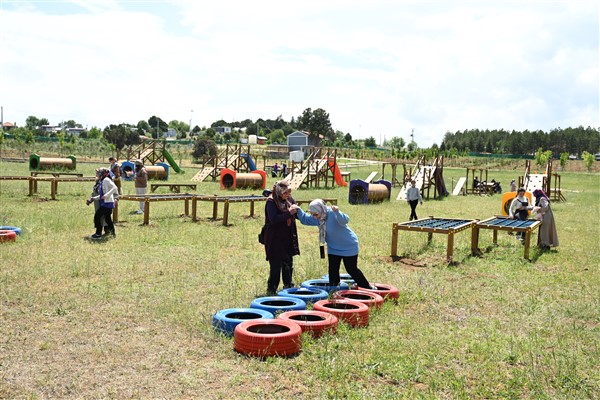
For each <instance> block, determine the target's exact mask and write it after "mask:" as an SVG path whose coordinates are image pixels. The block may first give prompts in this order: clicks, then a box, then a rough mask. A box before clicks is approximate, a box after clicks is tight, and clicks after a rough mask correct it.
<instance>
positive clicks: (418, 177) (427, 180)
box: [396, 156, 448, 200]
mask: <svg viewBox="0 0 600 400" xmlns="http://www.w3.org/2000/svg"><path fill="white" fill-rule="evenodd" d="M425 161H426V160H425V156H421V158H419V160H418V161H417V164H416V165H415V167H414V169H412V170H411V171H410V172H409V174H406V173H405V178H404V179H405V181H404V184H403V186H402V188H401V189H400V192H399V193H398V197H396V200H405V199H406V191H407V190H408V188H409V187H410V182H411V181H413V180H414V181H415V187H416V188H417V189H419V190H420V191H421V195H422V196H423V197H424V198H427V199H428V198H429V194H430V190H431V188H432V187H433V198H434V199H435V198H437V197H438V196H447V195H448V191H447V190H446V184H445V183H444V156H438V157H436V158H435V160H434V161H433V163H430V164H429V165H425Z"/></svg>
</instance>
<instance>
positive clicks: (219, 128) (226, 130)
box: [213, 126, 231, 135]
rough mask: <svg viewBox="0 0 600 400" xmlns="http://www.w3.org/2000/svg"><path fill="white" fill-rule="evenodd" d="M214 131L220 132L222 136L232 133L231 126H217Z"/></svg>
mask: <svg viewBox="0 0 600 400" xmlns="http://www.w3.org/2000/svg"><path fill="white" fill-rule="evenodd" d="M213 129H214V130H215V131H217V132H219V133H220V134H221V135H224V134H226V133H231V127H230V126H215V127H214V128H213Z"/></svg>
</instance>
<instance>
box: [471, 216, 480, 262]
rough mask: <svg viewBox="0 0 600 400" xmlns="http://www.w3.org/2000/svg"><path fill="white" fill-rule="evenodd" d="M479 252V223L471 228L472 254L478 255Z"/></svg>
mask: <svg viewBox="0 0 600 400" xmlns="http://www.w3.org/2000/svg"><path fill="white" fill-rule="evenodd" d="M478 250H479V228H478V227H477V223H475V225H473V228H471V254H472V255H475V254H477V251H478Z"/></svg>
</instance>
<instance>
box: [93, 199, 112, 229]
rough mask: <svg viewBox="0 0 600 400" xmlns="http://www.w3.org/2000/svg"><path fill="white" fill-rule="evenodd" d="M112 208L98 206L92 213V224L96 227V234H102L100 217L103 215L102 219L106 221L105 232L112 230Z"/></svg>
mask: <svg viewBox="0 0 600 400" xmlns="http://www.w3.org/2000/svg"><path fill="white" fill-rule="evenodd" d="M112 212H113V209H112V208H106V207H102V206H100V207H98V209H97V210H96V213H95V214H94V226H95V227H96V234H98V235H101V234H102V217H104V221H105V222H106V228H105V229H106V232H107V233H108V232H114V231H115V226H114V225H113V222H112Z"/></svg>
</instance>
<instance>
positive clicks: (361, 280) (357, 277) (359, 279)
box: [327, 254, 370, 288]
mask: <svg viewBox="0 0 600 400" xmlns="http://www.w3.org/2000/svg"><path fill="white" fill-rule="evenodd" d="M327 259H328V261H329V284H330V285H331V286H338V285H339V283H340V265H341V263H342V260H343V261H344V268H346V272H348V274H350V276H351V277H352V279H354V282H356V284H357V285H358V286H360V287H363V288H369V287H370V286H369V281H368V280H367V278H365V275H364V274H363V273H362V271H361V270H360V269H358V254H357V255H355V256H345V257H344V256H336V255H334V254H327Z"/></svg>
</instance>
